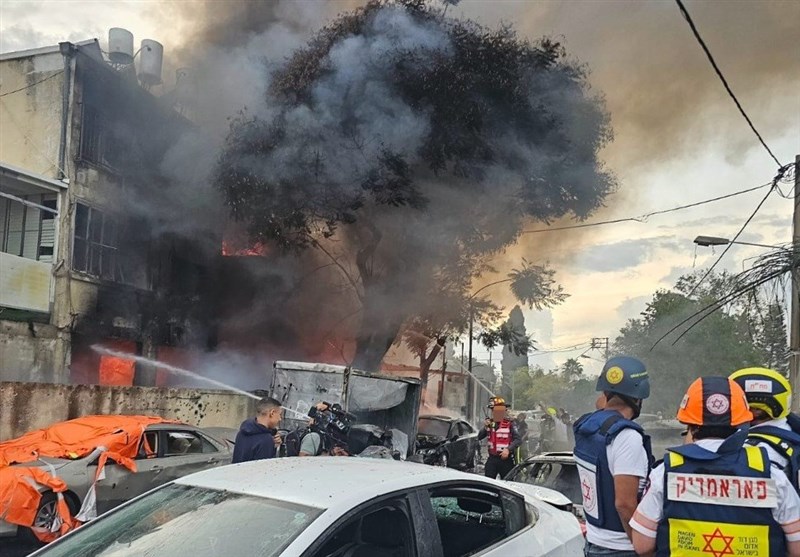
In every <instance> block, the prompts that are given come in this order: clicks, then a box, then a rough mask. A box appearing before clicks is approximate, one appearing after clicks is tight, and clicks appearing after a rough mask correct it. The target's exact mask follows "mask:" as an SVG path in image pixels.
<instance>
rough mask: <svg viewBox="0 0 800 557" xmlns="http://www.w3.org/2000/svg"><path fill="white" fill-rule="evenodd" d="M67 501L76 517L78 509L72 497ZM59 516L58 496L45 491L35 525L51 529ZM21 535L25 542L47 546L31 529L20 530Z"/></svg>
mask: <svg viewBox="0 0 800 557" xmlns="http://www.w3.org/2000/svg"><path fill="white" fill-rule="evenodd" d="M66 501H67V505H68V506H69V512H70V514H72V515H73V516H74V515H75V514H76V513H77V512H78V509H76V508H75V504H74V503H73V502H72V499H71V498H70V497H66ZM57 516H58V496H57V495H56V494H55V493H53V492H52V491H45V492H44V493H42V498H41V500H40V501H39V508H38V509H37V511H36V517H35V518H34V519H33V525H34V526H36V527H37V528H47V529H50V527H51V526H52V525H53V521H54V520H55V519H56V517H57ZM19 533H20V536H21V537H22V538H23V539H24V540H25V541H28V542H31V543H33V544H36V545H39V546H43V545H45V544H44V543H42V542H41V541H39V538H37V537H36V534H34V533H33V530H31V529H30V528H20V529H19Z"/></svg>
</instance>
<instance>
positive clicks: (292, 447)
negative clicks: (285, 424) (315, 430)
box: [283, 428, 308, 456]
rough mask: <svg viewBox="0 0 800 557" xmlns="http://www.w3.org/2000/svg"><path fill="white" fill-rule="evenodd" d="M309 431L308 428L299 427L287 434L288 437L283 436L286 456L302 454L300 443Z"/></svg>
mask: <svg viewBox="0 0 800 557" xmlns="http://www.w3.org/2000/svg"><path fill="white" fill-rule="evenodd" d="M307 432H308V429H307V428H297V429H295V430H292V431H290V432H289V433H287V434H286V437H284V438H283V446H284V448H285V451H286V454H285V456H300V445H301V443H302V442H303V437H305V435H306V433H307Z"/></svg>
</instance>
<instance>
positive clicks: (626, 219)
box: [522, 182, 772, 234]
mask: <svg viewBox="0 0 800 557" xmlns="http://www.w3.org/2000/svg"><path fill="white" fill-rule="evenodd" d="M771 185H772V182H767V183H766V184H761V185H760V186H755V187H752V188H747V189H745V190H740V191H735V192H733V193H729V194H726V195H721V196H719V197H712V198H711V199H704V200H702V201H696V202H694V203H689V204H688V205H678V206H677V207H671V208H669V209H661V210H659V211H653V212H650V213H644V214H642V215H639V216H636V217H624V218H619V219H612V220H604V221H599V222H587V223H583V224H571V225H567V226H555V227H552V228H539V229H535V230H523V231H522V234H539V233H542V232H556V231H558V230H572V229H575V228H589V227H592V226H604V225H606V224H619V223H622V222H646V221H647V219H649V218H650V217H655V216H658V215H664V214H667V213H674V212H675V211H682V210H684V209H691V208H692V207H699V206H700V205H706V204H707V203H714V202H716V201H722V200H723V199H729V198H731V197H736V196H737V195H744V194H745V193H750V192H753V191H756V190H760V189H762V188H766V187H768V186H771Z"/></svg>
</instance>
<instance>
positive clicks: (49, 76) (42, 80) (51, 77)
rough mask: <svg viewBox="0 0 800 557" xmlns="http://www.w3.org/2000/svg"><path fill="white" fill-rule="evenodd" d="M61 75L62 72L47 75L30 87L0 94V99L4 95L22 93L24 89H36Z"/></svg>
mask: <svg viewBox="0 0 800 557" xmlns="http://www.w3.org/2000/svg"><path fill="white" fill-rule="evenodd" d="M62 73H64V70H59V71H57V72H56V73H54V74H52V75H48V76H47V77H45V78H44V79H40V80H39V81H34V82H33V83H31V84H30V85H26V86H25V87H20V88H19V89H14V90H13V91H9V92H8V93H2V94H0V97H5V96H6V95H13V94H14V93H19V92H20V91H24V90H25V89H30V88H31V87H36V86H37V85H39V84H40V83H44V82H45V81H47V80H48V79H53V78H54V77H55V76H57V75H61V74H62Z"/></svg>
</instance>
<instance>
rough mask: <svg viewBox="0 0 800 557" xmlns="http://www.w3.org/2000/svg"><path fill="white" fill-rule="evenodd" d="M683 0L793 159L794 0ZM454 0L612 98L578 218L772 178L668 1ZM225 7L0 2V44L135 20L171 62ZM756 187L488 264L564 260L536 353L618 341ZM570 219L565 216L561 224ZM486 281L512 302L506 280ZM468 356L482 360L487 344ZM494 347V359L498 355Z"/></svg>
mask: <svg viewBox="0 0 800 557" xmlns="http://www.w3.org/2000/svg"><path fill="white" fill-rule="evenodd" d="M358 4H359V2H357V1H355V0H352V1H341V2H340V1H330V2H325V1H323V0H320V1H312V0H298V1H297V2H295V3H294V5H293V6H292V7H291V8H292V10H293V11H294V12H293V13H294V15H293V16H292V17H295V18H298V17H301V16H302V19H303V22H304V24H305V25H309V26H311V27H313V28H316V27H319V26H320V25H322V24H323V23H324V22H325V21H326V19H327V18H330V17H332V16H333V15H335V14H336V13H337V12H339V11H340V10H343V9H347V8H350V7H352V6H354V5H358ZM686 5H687V7H688V9H689V11H690V13H692V16H693V18H694V19H695V23H696V24H697V26H698V28H699V30H700V32H701V34H702V35H703V36H704V38H705V40H706V42H707V43H708V46H709V48H710V49H711V51H712V53H713V54H714V56H715V57H716V59H717V62H718V63H719V66H720V67H721V69H722V71H723V73H724V74H725V75H726V77H727V79H728V80H729V83H730V85H731V87H732V88H733V90H734V92H735V93H736V94H737V96H738V97H739V99H740V101H741V103H742V105H743V106H744V108H745V110H746V111H747V112H748V114H749V115H750V117H751V118H752V120H753V122H754V124H755V126H756V127H757V128H758V129H759V130H760V131H761V133H762V135H763V136H764V139H765V141H766V142H767V144H768V145H769V146H770V148H771V149H772V150H773V151H774V153H775V154H776V156H777V157H778V159H779V160H780V161H781V162H782V163H787V162H790V161H791V160H793V159H794V157H795V155H796V154H798V153H800V46H799V45H800V3H799V2H793V1H791V0H785V1H758V2H757V1H753V2H746V1H742V0H738V1H729V2H711V1H707V2H698V1H687V2H686ZM198 6H199V7H200V8H202V9H195V8H197V7H198ZM448 10H449V11H448V14H449V15H455V16H457V17H471V18H474V19H477V20H478V21H480V22H481V23H484V24H486V25H489V26H496V25H499V24H503V23H506V24H511V25H513V26H514V28H515V29H517V31H518V32H519V33H520V35H523V36H526V37H530V38H531V39H536V38H539V37H542V36H550V37H553V38H555V39H556V40H559V41H560V42H562V44H564V46H565V48H566V49H567V51H568V52H569V54H570V56H572V57H574V58H575V59H577V60H579V61H580V62H582V63H585V64H586V65H587V67H588V69H589V71H590V72H591V73H590V76H589V82H590V84H591V86H592V90H593V92H595V93H597V94H600V95H603V96H604V97H605V99H606V103H607V107H608V110H609V112H610V115H611V122H612V126H613V127H614V131H615V141H614V142H613V143H611V144H610V145H609V146H608V147H606V148H605V150H604V151H603V153H602V158H603V159H604V160H605V162H606V164H607V165H608V167H609V168H610V169H611V170H613V171H614V172H615V173H616V175H617V178H618V181H619V191H618V192H617V193H616V194H614V195H613V196H611V197H609V198H608V199H607V200H606V207H605V208H604V209H602V210H601V211H600V212H598V213H597V214H596V215H594V216H593V217H590V218H589V219H588V221H587V222H593V221H600V220H607V219H616V218H622V217H632V216H639V215H644V214H646V213H649V212H652V211H657V210H661V209H666V208H670V207H674V206H677V205H683V204H687V203H692V202H695V201H700V200H703V199H707V198H711V197H716V196H720V195H724V194H727V193H731V192H734V191H736V190H740V189H745V188H749V187H753V186H756V185H759V184H764V183H767V182H769V181H770V180H771V179H772V177H773V176H774V174H775V171H776V164H775V163H774V161H772V160H771V158H770V157H769V156H768V155H767V153H766V152H765V151H764V150H763V148H762V147H761V145H760V144H759V143H758V142H757V140H756V138H755V136H754V135H753V134H752V132H751V130H750V129H749V128H748V127H747V124H746V123H745V122H744V120H743V119H742V117H741V116H740V114H739V113H738V112H737V110H736V107H735V106H734V104H733V102H732V101H731V100H730V98H729V97H728V96H727V94H726V92H725V90H724V89H723V87H722V85H721V83H720V82H719V80H718V79H717V77H716V76H715V75H714V73H713V70H712V68H711V66H710V65H709V63H708V61H707V60H706V58H705V56H704V54H703V52H702V50H701V49H700V46H699V45H698V44H697V43H696V42H695V41H694V39H693V37H692V35H691V33H690V30H689V27H688V25H687V24H686V22H685V21H684V20H683V18H682V17H681V15H680V13H679V11H678V8H677V7H676V6H675V4H674V3H673V2H670V1H655V0H652V1H641V2H639V1H623V0H594V1H589V0H585V1H577V0H572V1H567V2H550V1H505V0H493V1H492V2H481V1H479V0H463V1H462V2H461V3H459V4H458V5H457V6H454V7H450V8H448ZM233 11H235V4H234V3H231V2H225V1H217V2H213V3H208V2H206V3H203V2H191V1H182V2H157V1H116V2H107V1H96V2H95V1H70V0H57V1H54V0H51V1H44V0H29V1H17V0H2V2H0V51H2V52H8V51H12V50H19V49H26V48H33V47H38V46H44V45H48V44H56V43H58V42H59V41H63V40H70V41H78V40H83V39H86V38H94V37H97V38H99V39H100V41H101V45H102V44H104V43H105V42H106V36H107V32H108V29H109V28H110V27H115V26H119V27H125V28H127V29H129V30H131V31H132V32H133V33H134V35H135V37H136V41H137V43H138V41H139V40H141V39H144V38H153V39H156V40H159V41H160V42H162V43H163V44H164V45H165V57H166V58H167V59H169V58H170V54H171V53H172V52H175V51H177V50H181V49H187V48H188V49H191V48H192V46H193V45H192V44H191V39H190V37H193V36H195V35H194V34H193V33H194V32H195V31H196V29H197V28H198V26H199V25H202V21H201V20H202V18H203V17H217V16H220V17H228V16H229V15H230V13H232V12H233ZM297 14H300V15H299V16H298V15H297ZM165 80H166V81H167V85H165V87H168V86H169V84H170V81H169V79H168V78H166V77H165ZM1 88H2V84H0V89H1ZM764 191H765V190H758V191H756V192H753V193H750V194H746V195H742V196H738V197H735V198H733V199H729V200H726V201H722V202H717V203H713V204H708V205H703V206H700V207H697V208H693V209H688V210H683V211H678V212H674V213H669V214H666V215H663V216H653V217H650V218H648V219H646V220H643V222H626V223H622V224H615V225H608V226H599V227H595V228H589V229H580V230H572V231H560V232H549V233H541V234H527V235H524V236H523V239H522V241H521V242H520V244H518V245H517V246H514V247H512V248H510V249H509V250H507V251H506V253H504V254H503V255H502V256H500V257H498V261H497V266H498V269H499V271H500V272H501V273H504V272H507V271H508V270H509V269H510V268H512V267H513V266H514V265H515V263H516V262H518V261H519V258H520V257H525V258H526V259H528V260H532V261H537V262H543V261H549V262H550V263H551V265H552V266H553V267H554V268H556V269H557V272H558V273H557V279H558V280H559V281H560V283H561V284H563V286H564V288H565V290H566V291H567V292H568V293H569V294H570V297H569V298H568V299H567V301H566V302H565V303H564V304H562V305H560V306H558V307H556V308H553V309H552V310H548V311H544V312H534V311H528V310H527V309H526V310H525V314H526V320H527V326H528V331H529V332H531V333H532V334H533V337H534V339H535V340H536V342H537V346H539V347H540V348H541V349H542V350H543V351H547V350H548V349H553V348H563V347H568V346H573V345H577V344H582V343H585V342H587V341H588V340H589V339H590V338H592V337H611V338H612V339H613V338H614V337H615V336H616V335H617V334H618V332H619V329H620V327H621V326H622V325H624V324H625V322H626V321H627V320H628V319H631V318H636V317H638V315H639V313H640V312H641V311H642V310H643V309H644V308H645V305H646V303H647V302H648V301H649V300H650V298H651V297H652V295H653V293H654V292H655V291H656V290H658V289H662V288H669V287H671V286H672V285H673V284H674V282H675V281H676V279H677V278H678V277H679V276H681V275H682V274H685V273H690V272H693V271H695V270H698V269H703V268H706V267H707V266H708V265H710V264H711V263H712V262H713V261H714V259H715V258H716V256H717V255H719V249H717V250H716V251H715V250H712V249H710V248H697V247H695V246H694V244H693V243H692V240H693V238H694V237H695V236H697V235H700V234H704V235H713V236H722V237H731V236H732V235H734V234H735V233H736V231H737V229H738V228H739V226H741V224H742V223H743V222H744V220H745V219H746V218H747V216H748V215H749V214H750V212H751V211H752V210H753V209H754V208H755V206H756V204H757V203H758V201H759V200H760V199H761V197H762V196H763V195H764ZM791 211H792V205H791V201H789V200H785V199H782V198H780V197H779V196H777V195H772V196H771V197H770V198H769V199H768V200H767V202H766V203H765V204H764V206H763V207H762V209H761V210H760V211H759V213H758V214H757V216H756V217H755V218H754V219H753V221H752V223H751V224H750V226H749V227H748V229H747V231H746V232H745V234H744V235H743V236H742V238H741V239H742V240H745V241H749V242H755V243H763V244H775V243H783V242H787V241H789V240H790V239H791ZM563 224H570V222H561V223H554V225H555V226H557V225H563ZM540 228H543V225H541V224H532V225H531V226H530V227H529V229H531V230H533V229H540ZM762 252H763V250H762V249H761V248H755V247H746V246H735V247H733V248H732V249H731V250H730V251H729V253H728V254H727V256H726V258H725V260H724V261H723V263H722V264H721V268H724V269H728V270H731V271H741V269H742V268H743V265H746V264H747V260H748V259H749V258H752V257H753V256H756V255H758V254H759V253H762ZM490 292H491V294H492V296H493V297H495V298H497V299H498V300H500V301H501V302H503V303H505V304H506V306H507V307H509V309H510V306H511V303H512V301H511V300H510V297H509V295H508V293H507V292H506V291H504V289H503V288H502V286H499V287H497V288H496V289H494V290H493V291H490ZM581 352H582V350H576V351H574V352H559V353H556V354H542V355H539V356H536V355H534V356H532V357H531V362H532V363H541V364H543V365H545V367H549V366H551V365H554V364H558V363H561V362H563V361H564V360H565V359H566V358H568V357H570V356H575V355H578V354H580V353H581ZM476 355H477V357H478V358H479V359H484V360H485V359H488V353H487V352H486V351H485V350H477V351H476ZM590 355H591V356H593V357H595V358H600V357H601V354H599V353H596V352H595V353H590ZM498 357H499V354H494V355H493V358H494V359H495V361H496V360H497V358H498ZM584 364H585V365H586V367H587V369H589V370H590V371H592V370H594V371H596V370H597V368H598V366H599V365H600V363H599V362H598V361H597V360H584Z"/></svg>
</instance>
